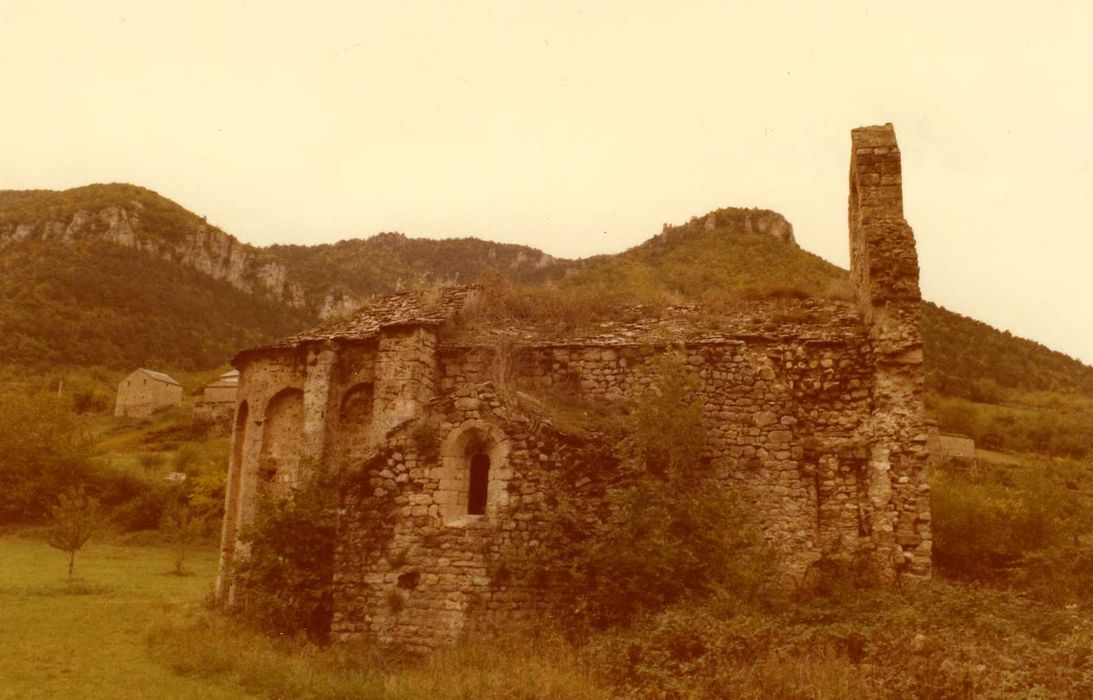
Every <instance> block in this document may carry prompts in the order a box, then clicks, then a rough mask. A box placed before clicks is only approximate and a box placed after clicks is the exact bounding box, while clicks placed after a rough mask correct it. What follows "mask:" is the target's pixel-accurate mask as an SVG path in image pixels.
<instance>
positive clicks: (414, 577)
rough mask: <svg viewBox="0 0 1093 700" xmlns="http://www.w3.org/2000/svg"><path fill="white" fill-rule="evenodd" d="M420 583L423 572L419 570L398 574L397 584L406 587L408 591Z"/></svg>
mask: <svg viewBox="0 0 1093 700" xmlns="http://www.w3.org/2000/svg"><path fill="white" fill-rule="evenodd" d="M388 580H390V579H388ZM419 583H421V574H420V573H419V572H417V571H407V572H406V573H404V574H399V575H398V583H397V584H396V585H397V586H398V587H399V588H405V589H406V590H408V591H412V590H414V589H415V588H417V585H418V584H419Z"/></svg>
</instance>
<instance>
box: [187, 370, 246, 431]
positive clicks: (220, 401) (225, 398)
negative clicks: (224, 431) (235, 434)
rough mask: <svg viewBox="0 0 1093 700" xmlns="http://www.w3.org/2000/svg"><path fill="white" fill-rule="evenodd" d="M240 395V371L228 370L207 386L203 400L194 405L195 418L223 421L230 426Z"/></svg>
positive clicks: (202, 395)
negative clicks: (237, 398)
mask: <svg viewBox="0 0 1093 700" xmlns="http://www.w3.org/2000/svg"><path fill="white" fill-rule="evenodd" d="M238 393H239V370H237V369H232V370H228V371H227V372H225V373H223V374H221V375H220V376H219V377H217V378H216V380H215V381H212V382H209V383H208V384H206V385H205V387H204V389H203V390H202V392H201V400H200V401H198V402H197V403H196V404H195V405H194V416H195V417H197V418H203V419H205V420H218V421H219V420H222V419H223V420H226V421H227V422H228V423H229V424H230V422H231V417H232V414H233V413H234V412H235V401H236V397H237V395H238Z"/></svg>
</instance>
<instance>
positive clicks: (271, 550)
mask: <svg viewBox="0 0 1093 700" xmlns="http://www.w3.org/2000/svg"><path fill="white" fill-rule="evenodd" d="M302 473H303V474H304V475H305V476H304V477H303V482H302V483H301V484H300V487H299V488H298V489H296V490H294V491H293V492H291V493H290V494H287V495H277V494H274V493H271V492H267V493H266V494H264V495H262V496H261V497H260V499H259V503H258V508H257V512H256V517H255V522H254V523H253V525H252V526H250V527H249V528H248V529H247V530H246V531H245V532H244V534H243V537H242V539H243V541H244V542H246V543H248V544H249V554H248V555H247V556H246V557H244V558H242V559H241V560H240V561H239V562H238V564H237V568H236V571H235V572H234V573H235V580H236V585H237V586H238V588H239V591H240V599H241V602H242V605H241V608H240V612H241V614H242V615H243V616H244V618H246V619H247V620H249V621H251V622H252V623H254V624H256V625H257V626H258V627H259V628H260V629H262V630H264V631H266V632H269V633H276V634H297V633H300V632H304V633H306V634H307V636H308V637H309V638H311V639H313V640H315V641H318V642H324V641H326V639H327V636H328V635H329V632H330V619H331V615H332V614H333V599H332V593H331V585H332V582H333V576H334V530H335V517H336V505H337V482H336V479H335V478H334V476H333V475H332V474H331V473H330V472H329V471H327V470H326V469H325V468H324V467H322V466H313V467H311V468H304V469H302Z"/></svg>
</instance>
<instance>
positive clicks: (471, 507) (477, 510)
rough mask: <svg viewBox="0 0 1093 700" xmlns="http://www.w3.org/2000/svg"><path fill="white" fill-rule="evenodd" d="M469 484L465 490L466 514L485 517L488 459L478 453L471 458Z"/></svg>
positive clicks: (488, 473) (485, 455) (488, 483)
mask: <svg viewBox="0 0 1093 700" xmlns="http://www.w3.org/2000/svg"><path fill="white" fill-rule="evenodd" d="M470 476H471V478H470V484H469V485H468V489H467V514H468V515H485V513H486V497H487V495H488V492H489V487H490V457H489V455H487V454H484V453H482V452H479V453H477V454H475V455H474V456H473V457H471V474H470Z"/></svg>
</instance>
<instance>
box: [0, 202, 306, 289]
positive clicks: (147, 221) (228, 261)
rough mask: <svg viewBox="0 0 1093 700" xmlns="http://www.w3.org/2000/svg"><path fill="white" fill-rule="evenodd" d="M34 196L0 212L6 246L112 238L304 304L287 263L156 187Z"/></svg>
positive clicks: (0, 229)
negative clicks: (160, 193)
mask: <svg viewBox="0 0 1093 700" xmlns="http://www.w3.org/2000/svg"><path fill="white" fill-rule="evenodd" d="M4 194H8V195H14V194H16V193H4ZM18 194H23V193H18ZM35 194H37V196H36V197H34V198H28V197H23V198H20V199H18V200H15V201H11V200H10V199H9V200H8V202H9V206H6V207H3V208H2V209H0V247H3V246H4V245H6V244H9V243H12V242H16V241H27V240H32V239H37V240H41V241H43V242H50V243H74V242H78V241H84V242H93V241H101V242H105V243H112V244H114V245H120V246H124V247H127V248H134V249H136V250H139V251H142V252H145V253H148V254H151V255H153V256H155V257H157V258H159V259H161V260H164V261H167V262H172V263H176V264H180V265H184V266H186V267H189V268H192V269H194V270H197V271H198V272H202V273H204V274H206V275H208V276H209V277H212V278H213V279H215V280H220V281H224V282H227V283H228V284H230V285H231V286H232V287H235V288H236V289H238V290H240V291H243V292H247V293H249V294H256V295H259V296H263V297H267V298H270V299H272V300H275V301H278V302H281V303H284V304H286V305H288V306H290V307H293V308H302V307H303V306H304V303H305V300H304V294H303V289H302V288H301V287H300V285H299V284H296V283H294V282H292V281H291V280H290V279H289V275H288V272H287V270H286V268H285V266H284V265H283V264H282V263H280V262H279V261H277V260H276V259H274V258H273V257H272V256H270V255H269V254H268V253H265V252H263V251H261V250H259V249H257V248H255V247H253V246H250V245H247V244H245V243H242V242H240V241H239V240H238V239H236V238H235V237H234V236H231V235H229V234H227V233H225V232H224V231H221V230H220V229H218V228H216V227H214V226H210V225H209V224H208V223H206V222H205V220H204V219H203V218H199V217H197V216H195V215H193V214H191V213H190V212H188V211H186V210H185V209H182V207H179V206H178V205H176V204H174V203H173V202H170V201H169V200H166V199H164V198H162V197H159V196H158V195H156V194H155V193H154V192H151V191H150V190H145V189H143V188H139V187H134V186H132V185H91V186H89V187H87V188H77V189H76V190H68V191H65V192H40V193H35ZM104 195H106V196H104ZM3 203H4V199H0V204H3Z"/></svg>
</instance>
